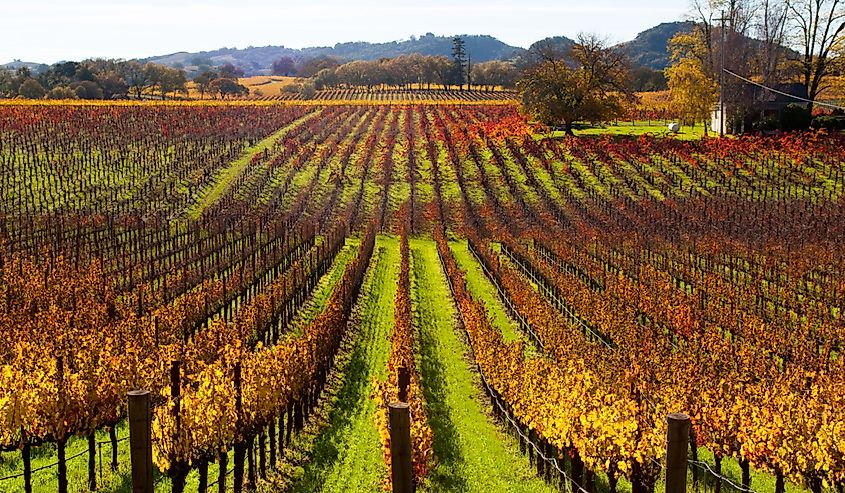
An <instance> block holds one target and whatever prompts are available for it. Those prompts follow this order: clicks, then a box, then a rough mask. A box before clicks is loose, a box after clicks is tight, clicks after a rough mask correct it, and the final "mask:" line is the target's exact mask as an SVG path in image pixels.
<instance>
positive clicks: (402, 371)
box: [397, 366, 411, 402]
mask: <svg viewBox="0 0 845 493" xmlns="http://www.w3.org/2000/svg"><path fill="white" fill-rule="evenodd" d="M398 373H399V375H398V377H397V381H398V382H399V402H408V387H410V385H411V372H409V371H408V369H407V368H405V367H404V366H400V367H399V369H398Z"/></svg>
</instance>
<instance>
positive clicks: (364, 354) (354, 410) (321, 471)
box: [294, 236, 399, 492]
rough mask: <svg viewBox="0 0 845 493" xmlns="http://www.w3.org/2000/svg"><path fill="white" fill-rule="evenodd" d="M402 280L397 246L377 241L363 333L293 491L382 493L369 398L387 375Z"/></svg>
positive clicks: (361, 316)
mask: <svg viewBox="0 0 845 493" xmlns="http://www.w3.org/2000/svg"><path fill="white" fill-rule="evenodd" d="M398 276H399V242H398V240H397V239H396V238H389V237H384V236H382V237H379V238H378V240H377V241H376V253H375V254H374V255H373V259H372V261H371V264H370V267H369V270H368V272H367V276H366V278H365V280H364V286H363V287H362V289H361V299H360V301H359V304H358V306H357V307H356V311H355V313H353V318H352V320H351V321H350V323H355V324H359V329H358V334H357V340H356V341H355V347H354V349H353V350H352V354H351V356H350V361H349V363H348V365H347V367H346V375H345V378H344V382H343V384H342V386H341V388H340V390H339V391H338V394H337V396H336V399H337V402H336V405H335V406H334V408H333V409H332V411H331V414H330V416H329V419H328V423H329V426H328V428H327V429H326V430H325V431H324V432H323V434H322V435H321V436H320V437H319V438H318V439H317V443H316V444H315V447H314V457H313V460H312V461H311V462H309V463H308V465H306V466H305V471H304V476H303V479H302V481H300V482H299V483H298V484H297V485H296V486H295V487H294V491H297V492H318V491H319V492H348V491H372V492H376V491H381V482H382V480H383V479H384V478H386V477H387V474H388V472H387V468H386V466H385V464H384V459H383V456H382V449H381V442H380V441H379V436H378V431H377V430H376V427H375V423H374V421H373V417H374V415H375V411H376V402H375V401H374V400H373V399H371V398H370V394H371V393H372V384H371V382H372V380H373V378H379V379H382V380H383V379H385V378H386V376H387V360H388V357H389V355H390V339H389V337H390V331H391V329H392V327H393V312H394V310H393V299H394V297H395V296H396V280H397V278H398Z"/></svg>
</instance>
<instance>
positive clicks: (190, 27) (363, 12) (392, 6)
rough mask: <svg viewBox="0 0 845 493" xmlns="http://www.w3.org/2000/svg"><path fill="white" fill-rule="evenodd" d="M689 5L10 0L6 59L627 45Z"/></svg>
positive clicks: (2, 42)
mask: <svg viewBox="0 0 845 493" xmlns="http://www.w3.org/2000/svg"><path fill="white" fill-rule="evenodd" d="M687 11H688V5H687V2H686V1H685V0H679V1H678V0H676V1H675V2H671V1H666V0H624V1H623V0H616V1H612V0H589V1H584V0H521V1H511V2H503V1H499V0H418V1H415V2H408V1H404V0H402V1H399V0H397V1H389V2H384V1H373V0H366V1H357V2H356V1H351V0H349V1H343V0H323V1H319V2H314V1H309V0H298V1H288V0H204V1H199V0H0V63H6V62H10V61H12V60H23V61H28V62H41V63H55V62H58V61H63V60H82V59H85V58H93V57H97V58H125V59H130V58H141V57H148V56H154V55H164V54H169V53H173V52H177V51H190V52H194V51H207V50H214V49H217V48H223V47H229V48H246V47H248V46H266V45H284V46H287V47H290V48H303V47H308V46H331V45H334V44H335V43H338V42H345V41H369V42H385V41H395V40H403V39H408V38H410V37H411V36H412V35H413V36H421V35H424V34H425V33H427V32H431V33H434V34H436V35H450V36H451V35H455V34H489V35H491V36H494V37H496V38H499V39H500V40H502V41H504V42H505V43H508V44H510V45H514V46H521V47H528V46H529V45H530V44H531V43H533V42H534V41H537V40H539V39H543V38H545V37H547V36H557V35H564V36H568V37H570V38H574V37H575V36H576V35H577V34H578V33H579V32H590V33H598V34H600V35H602V36H605V37H606V38H607V39H608V40H609V41H611V42H620V41H627V40H629V39H633V38H634V37H635V36H636V35H637V33H638V32H640V31H643V30H645V29H648V28H650V27H653V26H655V25H657V24H659V23H661V22H669V21H675V20H680V19H682V18H683V17H684V15H685V13H686V12H687Z"/></svg>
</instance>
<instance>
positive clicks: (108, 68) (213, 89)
mask: <svg viewBox="0 0 845 493" xmlns="http://www.w3.org/2000/svg"><path fill="white" fill-rule="evenodd" d="M241 76H243V71H241V70H239V69H238V68H236V67H234V66H233V65H232V64H228V63H227V64H224V65H222V66H221V67H219V68H217V69H214V70H208V71H206V72H203V73H202V74H200V75H199V76H197V77H196V78H195V79H194V82H195V83H196V87H197V90H198V91H199V92H200V93H201V95H202V96H203V97H204V96H205V95H206V94H209V95H212V96H213V97H220V98H226V97H233V96H243V95H247V94H249V90H248V89H247V88H246V87H244V86H243V85H241V84H239V83H238V78H239V77H241ZM187 83H188V78H187V76H186V74H185V71H184V70H182V69H180V68H173V67H168V66H165V65H160V64H157V63H152V62H147V63H143V62H140V61H138V60H129V61H124V60H84V61H82V62H60V63H57V64H55V65H52V66H50V67H48V68H47V69H46V70H44V71H42V72H40V73H37V74H36V73H33V71H32V70H31V69H29V68H28V67H26V66H23V67H20V68H18V69H16V70H14V71H11V70H2V69H0V98H15V97H21V98H27V99H44V98H47V99H126V98H128V97H133V98H135V99H142V98H157V99H167V98H178V97H182V98H188V96H189V94H188V84H187Z"/></svg>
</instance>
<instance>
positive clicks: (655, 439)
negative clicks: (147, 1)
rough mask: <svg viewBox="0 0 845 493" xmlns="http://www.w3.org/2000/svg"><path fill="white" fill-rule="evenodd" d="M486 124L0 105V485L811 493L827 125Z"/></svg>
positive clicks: (823, 395)
mask: <svg viewBox="0 0 845 493" xmlns="http://www.w3.org/2000/svg"><path fill="white" fill-rule="evenodd" d="M516 111H517V109H516V106H515V105H513V104H505V103H504V102H500V103H498V104H485V103H484V102H483V101H480V100H479V101H475V102H472V103H470V104H468V103H466V102H453V103H437V102H434V101H427V102H426V103H425V104H403V103H402V102H401V100H396V101H393V102H391V103H390V104H380V103H379V102H378V101H374V100H373V101H369V102H367V103H365V104H348V103H346V104H344V103H340V102H329V103H321V102H319V101H311V102H307V103H304V102H297V103H295V104H267V103H255V102H252V103H240V104H206V103H200V104H196V103H170V104H150V103H145V104H129V103H120V104H114V105H108V104H97V105H87V104H81V103H76V104H68V105H56V104H25V105H16V104H3V105H0V167H1V168H0V169H2V173H0V179H2V181H0V202H2V205H3V207H2V212H0V248H2V250H0V332H2V335H0V358H2V360H0V365H2V366H0V370H1V371H0V447H2V452H0V490H2V491H10V492H18V491H20V492H28V491H39V492H40V491H60V492H62V493H63V492H65V491H71V492H81V491H88V490H90V489H92V488H94V489H96V490H98V491H113V492H127V491H131V482H130V468H129V462H128V461H129V450H128V442H127V441H126V440H125V437H126V436H128V430H127V419H126V417H127V405H126V393H127V392H128V391H129V390H132V389H138V388H143V389H147V390H149V391H150V392H151V396H152V405H153V413H152V421H153V461H154V467H155V478H156V481H157V483H156V491H159V492H164V491H177V492H178V491H203V492H204V491H221V492H222V491H240V490H241V489H242V488H243V489H258V490H259V491H382V490H383V489H384V488H386V487H388V486H389V484H390V474H389V471H390V460H391V459H390V454H389V440H388V437H389V432H388V429H387V411H386V403H387V402H392V401H395V400H397V399H398V396H399V395H400V394H402V393H405V392H407V396H408V397H407V400H408V402H409V405H410V407H411V409H412V411H411V415H412V428H411V439H412V442H413V451H412V454H413V458H414V475H415V478H416V480H417V482H418V491H431V492H445V491H514V492H523V491H524V492H535V491H536V492H546V491H556V490H560V489H561V488H566V491H584V492H589V493H593V492H595V491H601V492H616V491H618V492H623V491H624V492H631V493H645V492H653V491H662V490H663V487H664V484H663V481H664V480H663V477H664V474H665V467H666V465H665V439H666V416H667V414H669V413H672V412H683V413H687V414H688V415H689V416H690V417H691V419H692V423H693V428H692V429H693V439H692V440H691V443H690V447H689V451H688V453H689V462H688V475H689V478H690V482H692V481H693V480H695V482H696V485H695V488H698V491H705V490H706V491H713V488H714V486H715V485H716V484H718V485H720V486H719V487H720V488H721V491H724V492H735V491H757V492H761V493H762V492H767V491H774V492H778V493H780V492H822V491H824V492H834V491H841V490H842V488H843V485H845V415H844V414H843V412H845V411H843V409H845V393H843V392H842V390H841V389H842V388H843V386H845V360H843V358H842V356H841V355H842V347H841V344H842V341H843V339H845V318H843V308H845V306H843V303H844V302H843V300H845V241H843V240H845V228H843V222H842V217H843V212H845V195H843V194H845V140H843V136H841V135H837V136H828V135H822V134H794V135H782V136H777V137H742V138H732V139H724V140H719V139H697V138H691V137H695V136H696V133H695V130H690V129H684V130H685V132H684V133H683V134H682V135H681V136H679V137H680V138H675V137H661V136H659V135H660V134H659V132H658V131H656V130H657V129H662V128H663V127H662V124H661V126H660V127H658V126H655V125H651V126H649V125H648V123H647V122H636V125H630V122H628V124H627V125H626V124H625V123H622V122H620V123H619V125H618V126H612V127H610V128H609V129H601V130H600V129H592V130H591V129H584V130H583V131H582V132H579V135H580V136H579V137H577V138H566V137H563V136H559V135H557V134H552V135H542V134H534V133H533V128H532V127H531V126H529V125H527V124H526V123H525V122H524V121H523V120H522V119H521V118H520V117H519V116H518V115H517V113H516ZM629 132H630V135H624V134H627V133H629ZM687 132H689V133H687ZM619 134H623V135H619ZM684 137H687V138H690V139H689V140H684ZM399 368H404V369H407V370H408V375H409V376H408V383H407V387H406V385H405V384H404V383H402V382H400V379H399V377H398V373H399ZM113 461H114V467H112V465H113ZM690 488H691V489H693V487H692V486H691V487H690Z"/></svg>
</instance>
